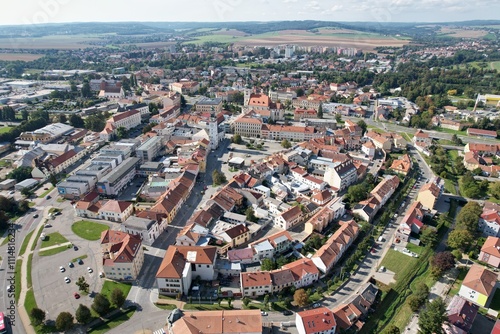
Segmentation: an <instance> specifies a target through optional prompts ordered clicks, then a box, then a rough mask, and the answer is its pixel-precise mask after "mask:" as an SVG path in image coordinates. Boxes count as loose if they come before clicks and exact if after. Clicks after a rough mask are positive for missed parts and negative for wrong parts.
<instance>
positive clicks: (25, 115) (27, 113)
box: [21, 109, 29, 121]
mask: <svg viewBox="0 0 500 334" xmlns="http://www.w3.org/2000/svg"><path fill="white" fill-rule="evenodd" d="M21 117H22V119H23V121H27V120H28V117H29V112H28V110H26V109H23V110H21Z"/></svg>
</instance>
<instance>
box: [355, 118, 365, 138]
mask: <svg viewBox="0 0 500 334" xmlns="http://www.w3.org/2000/svg"><path fill="white" fill-rule="evenodd" d="M356 124H357V125H358V126H359V127H360V128H361V130H362V134H363V135H364V134H365V132H366V129H367V128H368V126H367V125H366V122H365V121H363V120H362V119H361V120H359V121H358V123H356Z"/></svg>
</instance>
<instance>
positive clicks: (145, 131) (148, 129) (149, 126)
mask: <svg viewBox="0 0 500 334" xmlns="http://www.w3.org/2000/svg"><path fill="white" fill-rule="evenodd" d="M153 126H154V124H151V123H148V124H146V126H144V127H143V128H142V133H143V134H144V133H148V132H149V131H151V130H152V129H153Z"/></svg>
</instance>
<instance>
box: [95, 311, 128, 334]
mask: <svg viewBox="0 0 500 334" xmlns="http://www.w3.org/2000/svg"><path fill="white" fill-rule="evenodd" d="M134 312H135V308H131V309H129V310H127V311H125V312H124V313H123V314H122V315H120V316H119V317H117V318H114V319H113V320H111V321H110V322H108V323H107V324H104V325H102V326H99V327H97V328H96V329H93V330H91V331H90V332H89V333H93V334H104V333H107V332H109V330H110V329H112V328H115V327H117V326H119V325H121V324H123V323H124V322H126V321H128V320H130V318H131V317H132V316H133V315H134Z"/></svg>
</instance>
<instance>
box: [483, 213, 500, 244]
mask: <svg viewBox="0 0 500 334" xmlns="http://www.w3.org/2000/svg"><path fill="white" fill-rule="evenodd" d="M479 230H480V231H481V232H482V233H483V234H484V235H488V236H492V237H500V214H499V212H498V211H497V210H495V209H486V208H483V213H482V214H481V217H480V218H479Z"/></svg>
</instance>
